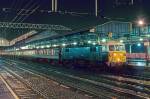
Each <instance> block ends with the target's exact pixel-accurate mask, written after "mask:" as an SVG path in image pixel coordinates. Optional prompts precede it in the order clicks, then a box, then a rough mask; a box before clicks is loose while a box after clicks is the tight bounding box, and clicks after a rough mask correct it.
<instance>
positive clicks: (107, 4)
mask: <svg viewBox="0 0 150 99" xmlns="http://www.w3.org/2000/svg"><path fill="white" fill-rule="evenodd" d="M94 1H95V0H58V10H60V11H68V12H69V11H70V12H79V13H88V14H89V16H90V15H91V16H94V6H95V4H94ZM115 1H116V0H98V4H99V15H100V16H107V17H115V18H116V17H118V18H119V17H130V16H139V15H141V16H146V15H147V16H148V14H149V13H150V11H149V9H150V6H149V5H150V0H134V1H136V2H135V4H134V6H131V5H121V6H116V5H115ZM118 1H130V0H118ZM36 6H39V8H38V11H39V10H51V0H0V14H1V15H2V14H4V15H5V16H6V15H7V14H9V17H12V18H13V17H14V16H15V14H16V12H15V11H12V10H15V9H33V8H35V7H36ZM3 8H11V9H12V10H10V9H9V10H4V9H3ZM131 12H132V13H131ZM35 13H36V12H35ZM2 16H3V15H2ZM12 18H11V19H12ZM8 20H9V18H8Z"/></svg>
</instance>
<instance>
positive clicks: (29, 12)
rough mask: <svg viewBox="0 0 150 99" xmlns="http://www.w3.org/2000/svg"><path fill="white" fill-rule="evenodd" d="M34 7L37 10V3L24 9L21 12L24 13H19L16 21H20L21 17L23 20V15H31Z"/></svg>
mask: <svg viewBox="0 0 150 99" xmlns="http://www.w3.org/2000/svg"><path fill="white" fill-rule="evenodd" d="M35 8H36V10H37V4H33V5H32V6H30V8H29V9H28V10H27V11H25V13H22V14H24V15H21V16H20V17H19V18H18V19H17V20H16V22H20V21H21V19H22V20H24V17H26V16H28V15H31V14H32V13H33V12H35Z"/></svg>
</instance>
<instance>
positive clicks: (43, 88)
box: [3, 67, 105, 99]
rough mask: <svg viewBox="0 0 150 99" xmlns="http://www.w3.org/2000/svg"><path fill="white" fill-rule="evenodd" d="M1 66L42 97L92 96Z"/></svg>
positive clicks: (72, 98)
mask: <svg viewBox="0 0 150 99" xmlns="http://www.w3.org/2000/svg"><path fill="white" fill-rule="evenodd" d="M3 68H4V69H5V70H7V71H8V72H9V73H11V74H12V75H15V76H16V77H17V78H18V79H21V80H22V81H24V83H26V84H27V85H29V86H30V87H31V88H32V89H33V90H34V91H35V92H36V93H38V94H40V95H41V96H42V97H43V99H92V97H91V96H89V95H87V94H83V93H79V91H71V90H70V89H69V87H67V86H64V85H62V84H60V83H57V82H55V81H52V80H48V79H47V78H45V77H42V76H40V75H36V74H34V73H32V72H30V71H27V70H23V69H19V68H15V69H12V68H7V67H3ZM29 99H33V98H29ZM35 99H38V98H35ZM104 99H105V98H104Z"/></svg>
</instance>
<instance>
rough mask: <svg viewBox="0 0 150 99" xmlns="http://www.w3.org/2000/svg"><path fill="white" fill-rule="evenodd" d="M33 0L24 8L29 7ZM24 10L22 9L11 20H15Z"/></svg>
mask: <svg viewBox="0 0 150 99" xmlns="http://www.w3.org/2000/svg"><path fill="white" fill-rule="evenodd" d="M32 2H33V0H30V2H28V3H27V4H26V5H25V6H24V7H23V8H27V7H29V6H30V4H31V3H32ZM22 12H24V10H22V9H21V10H20V11H19V12H18V13H17V15H16V16H15V17H14V18H13V19H12V21H11V22H15V20H16V19H17V18H18V17H19V16H20V15H21V13H22Z"/></svg>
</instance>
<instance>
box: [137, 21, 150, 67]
mask: <svg viewBox="0 0 150 99" xmlns="http://www.w3.org/2000/svg"><path fill="white" fill-rule="evenodd" d="M138 25H139V36H141V27H143V26H144V25H145V22H144V20H139V21H138ZM146 42H148V43H147V45H146V48H145V49H146V50H145V51H146V52H145V58H146V66H148V65H149V63H148V62H149V61H148V60H149V51H148V50H149V46H150V43H149V42H150V39H149V37H148V39H147V40H146Z"/></svg>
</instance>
